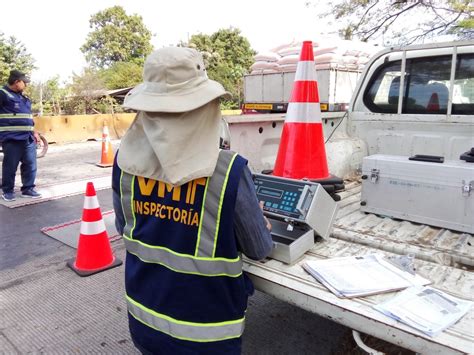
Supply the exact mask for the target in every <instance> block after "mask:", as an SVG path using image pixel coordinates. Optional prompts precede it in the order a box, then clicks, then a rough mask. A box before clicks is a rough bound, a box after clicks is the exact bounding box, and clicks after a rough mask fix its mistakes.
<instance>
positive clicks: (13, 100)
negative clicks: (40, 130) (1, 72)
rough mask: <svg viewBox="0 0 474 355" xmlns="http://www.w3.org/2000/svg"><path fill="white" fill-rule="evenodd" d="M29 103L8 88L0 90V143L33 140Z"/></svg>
mask: <svg viewBox="0 0 474 355" xmlns="http://www.w3.org/2000/svg"><path fill="white" fill-rule="evenodd" d="M34 125H35V123H34V121H33V116H32V114H31V101H30V99H28V98H27V97H26V96H24V95H23V94H22V93H16V92H14V91H12V90H10V88H9V87H8V86H4V87H2V88H0V141H7V140H27V139H30V138H33V126H34Z"/></svg>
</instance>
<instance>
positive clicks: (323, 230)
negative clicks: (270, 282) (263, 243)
mask: <svg viewBox="0 0 474 355" xmlns="http://www.w3.org/2000/svg"><path fill="white" fill-rule="evenodd" d="M253 180H254V184H255V189H256V193H257V198H258V200H259V201H262V202H263V213H264V215H265V216H266V217H267V218H268V219H269V221H270V223H271V225H272V233H271V234H272V239H273V243H274V248H273V251H272V253H271V254H270V257H271V258H273V259H276V260H280V261H282V262H284V263H287V264H293V263H294V262H295V261H297V260H298V259H299V258H300V257H301V256H302V255H303V254H304V253H306V252H307V251H308V250H309V249H311V247H312V246H313V245H314V241H315V236H319V237H321V238H323V239H327V238H329V235H330V233H331V230H332V225H333V221H334V218H335V217H336V213H337V208H338V206H337V203H336V202H335V201H334V200H333V198H332V197H331V196H330V195H329V194H328V193H327V192H326V191H325V190H324V188H323V187H322V186H321V185H320V184H318V183H315V182H311V181H307V180H295V179H288V178H282V177H277V176H273V175H262V174H254V175H253Z"/></svg>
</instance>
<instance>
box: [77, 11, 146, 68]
mask: <svg viewBox="0 0 474 355" xmlns="http://www.w3.org/2000/svg"><path fill="white" fill-rule="evenodd" d="M89 24H90V28H91V29H92V31H91V32H90V33H89V34H88V36H87V39H86V43H85V44H84V45H83V46H82V47H81V51H82V53H84V55H85V57H86V60H87V61H88V62H89V63H90V64H92V65H94V66H97V67H98V68H107V67H110V66H111V65H112V64H114V63H116V62H133V63H136V64H138V65H143V63H144V62H145V58H146V56H147V55H148V54H150V53H151V51H152V49H153V48H152V45H151V43H150V40H151V36H152V33H151V32H150V31H149V30H148V29H147V28H146V26H145V25H144V24H143V20H142V17H141V16H138V15H131V16H129V15H127V14H126V13H125V10H124V9H123V8H122V7H121V6H114V7H111V8H108V9H105V10H104V11H100V12H98V13H96V14H95V15H93V16H92V17H91V19H90V21H89Z"/></svg>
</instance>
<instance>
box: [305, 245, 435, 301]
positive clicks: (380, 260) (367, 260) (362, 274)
mask: <svg viewBox="0 0 474 355" xmlns="http://www.w3.org/2000/svg"><path fill="white" fill-rule="evenodd" d="M303 267H304V269H305V270H306V271H308V272H309V273H310V274H311V275H312V276H313V277H314V278H316V279H317V280H318V281H320V282H321V283H322V284H323V285H325V286H326V287H327V288H328V289H329V290H330V291H331V292H333V293H334V294H336V295H337V296H339V297H357V296H366V295H371V294H376V293H382V292H388V291H394V290H400V289H403V288H407V287H410V286H414V285H426V284H429V283H430V281H429V280H427V279H425V278H423V277H421V276H419V275H413V274H411V273H409V272H407V271H404V270H402V269H399V268H397V267H396V266H394V265H393V264H391V263H389V262H387V261H385V260H384V257H383V256H382V255H379V254H370V255H365V256H350V257H341V258H331V259H325V260H315V261H308V262H306V263H305V264H304V265H303Z"/></svg>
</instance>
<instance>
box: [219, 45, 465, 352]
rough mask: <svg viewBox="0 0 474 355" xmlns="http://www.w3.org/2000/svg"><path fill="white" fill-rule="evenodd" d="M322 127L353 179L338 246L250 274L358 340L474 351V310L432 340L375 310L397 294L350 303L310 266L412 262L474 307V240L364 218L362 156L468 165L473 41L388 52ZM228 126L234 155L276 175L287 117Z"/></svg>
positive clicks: (320, 247) (235, 120) (335, 235)
mask: <svg viewBox="0 0 474 355" xmlns="http://www.w3.org/2000/svg"><path fill="white" fill-rule="evenodd" d="M400 98H403V99H400ZM322 119H323V127H324V137H325V141H326V153H327V157H328V165H329V170H330V172H331V173H332V174H334V175H336V176H339V177H341V178H344V179H345V190H344V191H343V192H341V193H339V195H340V196H341V197H342V199H341V200H340V201H339V202H338V204H339V212H338V215H337V217H336V219H335V222H334V226H333V227H334V229H333V232H332V235H331V238H329V240H326V241H318V242H317V243H316V244H315V245H314V247H313V248H311V249H310V250H309V251H308V252H307V253H306V254H305V255H304V256H303V258H302V259H300V260H299V261H297V262H296V263H294V264H293V265H287V264H284V263H282V262H280V261H277V260H272V259H270V260H267V261H266V262H254V261H251V260H247V261H246V263H245V270H246V272H247V273H248V274H249V275H250V276H251V278H252V279H253V281H254V283H255V285H256V287H257V289H259V290H261V291H263V292H265V293H268V294H271V295H273V296H275V297H277V298H279V299H282V300H285V301H287V302H289V303H292V304H295V305H297V306H299V307H302V308H304V309H306V310H309V311H311V312H314V313H316V314H319V315H321V316H324V317H326V318H329V319H331V320H334V321H335V322H338V323H341V324H343V325H345V326H348V327H350V328H352V329H354V331H355V332H354V334H355V337H356V338H357V335H358V333H357V332H363V333H366V334H369V335H372V336H374V337H376V338H379V339H383V340H385V341H387V342H390V343H393V344H396V345H398V346H401V347H403V348H407V349H411V350H413V351H416V352H418V353H423V354H451V353H454V354H460V353H474V326H473V324H474V310H470V311H469V312H468V314H467V315H465V316H464V317H463V318H462V319H461V320H460V321H458V322H457V323H456V324H454V325H453V326H451V327H450V328H448V329H447V330H445V331H444V332H442V333H441V334H439V335H437V336H435V337H430V336H427V335H424V334H423V333H421V332H418V331H416V330H414V329H412V328H410V327H408V326H405V325H403V324H402V323H400V322H397V321H395V320H392V319H390V318H388V317H386V316H384V315H383V314H381V313H379V312H377V311H376V310H374V309H373V308H372V306H373V305H374V304H377V303H379V302H381V301H383V300H386V299H388V298H390V297H393V296H394V293H389V294H381V295H375V296H369V297H363V298H354V299H341V298H338V297H336V296H335V295H334V294H332V293H331V292H329V291H328V290H327V289H326V288H325V287H324V286H322V285H321V284H319V283H317V282H315V281H314V279H313V278H312V277H311V276H310V275H309V274H307V273H306V272H305V271H304V270H303V268H302V266H301V265H302V263H303V262H304V261H307V260H314V259H321V258H330V257H336V256H349V255H363V254H367V253H369V252H373V251H376V252H382V253H384V254H388V255H393V254H397V255H406V254H412V255H414V256H415V266H416V270H417V272H419V273H420V274H421V275H422V276H424V277H426V278H428V279H430V280H431V281H432V286H434V287H436V288H439V289H441V290H443V291H445V292H448V293H450V294H452V295H455V296H459V297H462V298H464V299H470V300H472V299H473V291H474V273H473V272H472V270H473V267H474V247H473V242H474V239H473V236H472V235H471V234H468V233H462V232H456V231H452V230H448V229H443V228H438V227H433V226H428V225H423V224H417V223H412V222H409V221H404V220H395V219H391V218H387V217H383V216H378V215H375V214H366V213H363V212H361V211H360V202H361V198H360V197H361V180H360V172H361V171H360V169H361V164H362V158H363V157H365V156H368V155H373V154H378V153H380V154H388V155H403V156H411V155H415V154H424V155H437V156H443V157H444V158H445V159H452V160H459V157H460V155H461V154H462V153H464V152H466V151H468V150H469V149H470V148H471V147H474V42H473V41H469V42H449V43H438V44H429V45H418V46H410V47H405V48H390V49H386V50H384V51H381V52H379V53H378V54H377V55H375V56H374V57H373V58H372V59H371V61H370V62H369V63H368V64H367V65H366V67H365V70H364V72H363V73H362V75H361V77H360V79H359V81H358V84H357V87H356V89H355V92H354V94H353V97H352V99H351V103H350V107H349V110H348V111H347V112H326V113H323V116H322ZM226 121H227V123H228V128H229V132H230V147H231V149H232V150H234V151H237V152H239V153H240V154H242V155H243V156H245V157H246V158H248V159H249V165H250V167H251V168H252V169H253V171H254V172H260V171H262V170H267V169H272V168H273V164H274V162H275V157H276V153H277V150H278V145H279V139H280V134H281V129H282V126H283V122H284V115H283V114H254V115H241V116H227V117H226ZM472 164H474V163H472ZM473 171H474V170H473ZM472 180H474V176H473V179H472ZM461 190H462V189H461V187H460V189H459V191H460V193H461ZM469 194H470V195H469V196H468V198H471V199H472V198H474V192H469ZM471 221H472V223H474V216H472V219H471ZM358 340H359V339H357V341H358ZM362 346H363V345H362Z"/></svg>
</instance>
